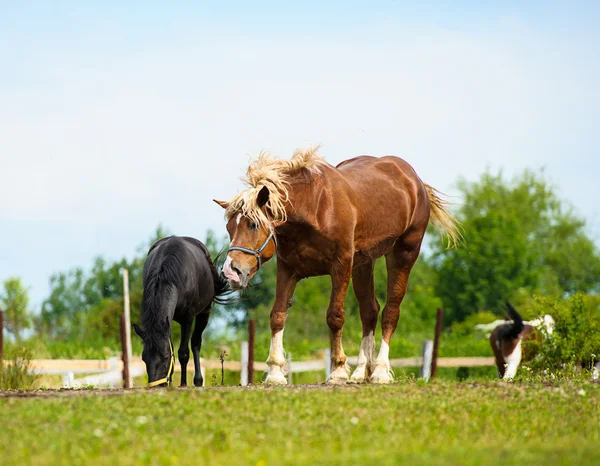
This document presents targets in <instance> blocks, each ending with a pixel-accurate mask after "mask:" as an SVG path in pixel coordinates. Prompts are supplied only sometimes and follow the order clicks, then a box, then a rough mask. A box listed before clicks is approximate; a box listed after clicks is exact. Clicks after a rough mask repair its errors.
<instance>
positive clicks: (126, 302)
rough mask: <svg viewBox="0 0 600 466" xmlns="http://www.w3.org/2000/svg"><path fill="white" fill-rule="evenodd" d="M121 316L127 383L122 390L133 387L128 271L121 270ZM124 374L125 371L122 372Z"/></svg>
mask: <svg viewBox="0 0 600 466" xmlns="http://www.w3.org/2000/svg"><path fill="white" fill-rule="evenodd" d="M123 315H124V319H125V342H124V344H123V366H125V355H127V383H125V380H123V387H124V388H131V387H133V380H132V379H131V373H130V371H129V361H131V317H130V310H129V270H127V269H123ZM123 374H125V371H123Z"/></svg>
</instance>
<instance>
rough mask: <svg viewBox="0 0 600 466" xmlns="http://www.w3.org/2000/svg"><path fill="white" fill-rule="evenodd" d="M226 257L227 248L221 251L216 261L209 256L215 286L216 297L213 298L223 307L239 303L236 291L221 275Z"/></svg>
mask: <svg viewBox="0 0 600 466" xmlns="http://www.w3.org/2000/svg"><path fill="white" fill-rule="evenodd" d="M226 257H227V249H225V248H223V249H221V251H219V253H218V254H217V255H216V256H215V258H214V259H211V258H210V256H208V260H209V263H210V265H211V268H212V269H213V281H214V284H215V297H214V298H213V301H214V302H215V303H217V304H222V305H228V304H234V303H236V302H237V300H236V299H235V297H234V293H235V291H234V290H232V289H231V288H230V287H229V282H228V281H227V278H225V276H224V275H223V274H222V273H221V270H222V268H223V263H224V262H225V258H226Z"/></svg>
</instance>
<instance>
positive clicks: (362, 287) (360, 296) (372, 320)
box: [349, 261, 379, 383]
mask: <svg viewBox="0 0 600 466" xmlns="http://www.w3.org/2000/svg"><path fill="white" fill-rule="evenodd" d="M374 267H375V261H372V262H369V263H368V264H364V265H361V266H359V267H356V268H355V269H354V270H353V271H352V284H353V285H354V294H355V295H356V300H357V301H358V306H359V309H360V320H361V321H362V329H363V331H362V342H361V343H360V351H359V353H358V366H357V367H356V369H355V370H354V372H353V374H352V377H350V380H349V381H350V382H353V383H362V382H364V381H365V380H366V379H368V378H369V377H370V376H371V373H372V372H373V363H374V361H375V336H374V334H375V327H377V316H378V315H379V303H378V302H377V298H376V297H375V283H374V280H373V269H374Z"/></svg>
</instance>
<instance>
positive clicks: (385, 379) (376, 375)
mask: <svg viewBox="0 0 600 466" xmlns="http://www.w3.org/2000/svg"><path fill="white" fill-rule="evenodd" d="M389 356H390V347H389V345H388V344H387V343H386V342H385V340H383V339H382V340H381V347H380V348H379V354H378V355H377V359H376V360H375V370H374V371H373V375H371V382H372V383H392V382H393V381H394V374H393V373H392V370H391V368H390V359H389Z"/></svg>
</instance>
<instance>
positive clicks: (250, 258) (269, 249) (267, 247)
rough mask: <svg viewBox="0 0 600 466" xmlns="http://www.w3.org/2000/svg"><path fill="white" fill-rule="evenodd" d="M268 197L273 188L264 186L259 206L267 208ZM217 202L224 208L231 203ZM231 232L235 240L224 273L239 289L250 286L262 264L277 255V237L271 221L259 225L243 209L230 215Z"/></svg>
mask: <svg viewBox="0 0 600 466" xmlns="http://www.w3.org/2000/svg"><path fill="white" fill-rule="evenodd" d="M268 198H269V191H268V189H267V188H263V189H262V190H261V191H260V192H259V193H258V198H257V202H256V205H257V206H258V208H260V209H264V206H265V204H266V203H267V200H268ZM215 202H216V203H217V204H219V205H220V206H221V207H223V208H224V209H227V208H228V207H229V203H227V202H224V201H216V200H215ZM263 212H264V211H263ZM265 218H266V216H265ZM227 232H228V233H229V239H230V241H231V242H230V245H229V250H228V252H227V259H226V260H225V263H224V264H223V275H225V277H226V278H227V280H228V281H229V286H230V287H231V288H232V289H234V290H239V289H242V288H245V287H246V286H248V282H249V281H250V279H251V278H252V277H253V276H254V275H255V274H256V272H258V269H260V267H261V265H262V264H264V263H265V262H267V261H268V260H269V259H271V258H272V257H273V256H274V255H275V252H276V250H277V240H276V239H275V234H274V231H273V225H272V224H271V223H270V222H263V223H262V224H258V223H257V222H255V221H253V220H252V219H250V218H249V217H246V216H244V215H243V214H242V213H241V212H236V213H234V214H233V215H231V216H230V217H229V219H228V221H227Z"/></svg>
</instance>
